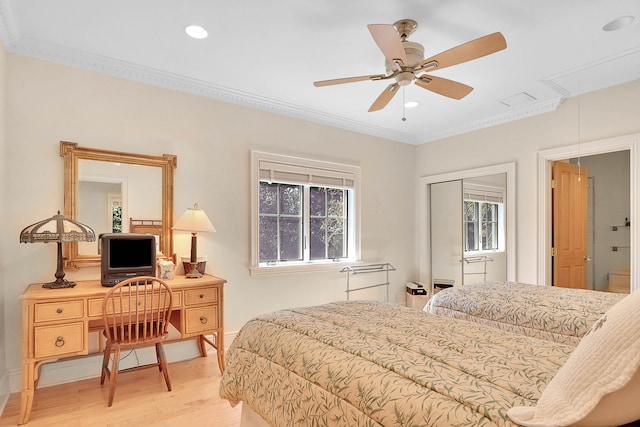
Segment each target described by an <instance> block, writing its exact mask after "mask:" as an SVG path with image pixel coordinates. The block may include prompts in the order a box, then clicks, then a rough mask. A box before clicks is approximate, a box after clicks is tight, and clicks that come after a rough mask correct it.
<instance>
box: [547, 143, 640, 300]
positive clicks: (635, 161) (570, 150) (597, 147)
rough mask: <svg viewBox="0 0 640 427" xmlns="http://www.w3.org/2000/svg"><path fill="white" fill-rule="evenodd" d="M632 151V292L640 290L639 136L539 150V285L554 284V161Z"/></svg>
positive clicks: (630, 201) (630, 157) (630, 204)
mask: <svg viewBox="0 0 640 427" xmlns="http://www.w3.org/2000/svg"><path fill="white" fill-rule="evenodd" d="M623 150H629V152H630V154H629V163H630V164H629V168H630V170H629V173H630V174H629V175H630V176H629V180H630V183H629V193H630V200H629V209H630V212H629V213H630V215H631V216H630V217H629V219H630V220H631V230H630V235H631V256H630V261H631V265H630V267H631V291H632V292H633V291H635V290H637V289H640V284H639V283H637V282H636V281H635V280H634V278H635V277H636V274H638V272H639V271H640V270H639V268H640V259H638V256H637V254H638V248H639V247H640V233H639V230H640V228H639V227H637V222H636V221H638V218H640V217H639V216H638V215H639V214H640V197H638V191H639V188H638V179H640V176H639V175H638V174H639V172H638V171H639V170H640V169H639V168H640V133H635V134H631V135H625V136H619V137H615V138H609V139H601V140H597V141H591V142H583V143H580V144H573V145H567V146H564V147H559V148H552V149H548V150H540V151H538V242H539V243H538V283H540V284H551V251H550V249H551V186H550V185H547V183H550V182H551V162H553V161H555V160H566V159H571V158H574V157H578V156H593V155H597V154H604V153H611V152H615V151H623Z"/></svg>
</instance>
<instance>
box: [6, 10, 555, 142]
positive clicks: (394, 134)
mask: <svg viewBox="0 0 640 427" xmlns="http://www.w3.org/2000/svg"><path fill="white" fill-rule="evenodd" d="M0 38H1V39H2V42H3V44H4V47H5V49H6V50H7V51H8V52H10V53H13V54H18V55H23V56H28V57H33V58H37V59H42V60H46V61H51V62H55V63H60V64H64V65H68V66H72V67H78V68H83V69H86V70H90V71H95V72H98V73H102V74H107V75H111V76H114V77H119V78H123V79H127V80H133V81H137V82H141V83H145V84H150V85H154V86H159V87H163V88H166V89H171V90H176V91H179V92H184V93H189V94H192V95H197V96H202V97H205V98H210V99H215V100H218V101H222V102H227V103H231V104H235V105H239V106H244V107H249V108H254V109H258V110H262V111H266V112H270V113H274V114H279V115H284V116H287V117H292V118H295V119H300V120H305V121H309V122H313V123H318V124H322V125H326V126H331V127H336V128H340V129H343V130H347V131H351V132H355V133H360V134H365V135H370V136H374V137H379V138H383V139H388V140H392V141H397V142H403V143H407V144H413V145H417V144H422V143H426V142H431V141H435V140H438V139H443V138H447V137H451V136H455V135H460V134H463V133H466V132H470V131H474V130H479V129H483V128H487V127H491V126H495V125H498V124H502V123H506V122H510V121H513V120H519V119H522V118H525V117H528V116H532V115H536V114H542V113H545V112H548V111H553V110H555V109H556V108H557V106H558V105H559V104H560V103H561V102H562V100H563V98H558V99H553V100H551V101H547V102H541V103H537V104H534V105H528V106H526V107H523V108H520V109H517V110H512V111H509V112H507V113H505V114H501V115H498V116H494V117H490V118H488V119H482V120H478V121H474V122H469V123H465V124H464V125H462V126H455V127H452V128H449V129H444V130H439V131H436V132H432V133H426V134H421V135H413V134H409V133H405V132H398V131H394V130H391V129H387V128H383V127H379V126H375V125H371V124H368V123H363V122H360V121H355V120H349V119H346V118H344V117H339V116H336V115H333V114H329V113H325V112H321V111H317V110H313V109H309V108H305V107H301V106H299V105H294V104H288V103H285V102H281V101H278V100H274V99H270V98H265V97H260V96H257V95H254V94H250V93H247V92H243V91H239V90H235V89H232V88H228V87H224V86H221V85H216V84H214V83H210V82H205V81H202V80H198V79H195V78H190V77H186V76H182V75H178V74H174V73H168V72H165V71H161V70H157V69H153V68H150V67H143V66H140V65H138V64H135V63H131V62H127V61H122V60H119V59H115V58H110V57H106V56H100V55H95V54H92V53H88V52H84V51H80V50H77V49H70V48H67V47H64V46H59V45H55V44H52V43H48V42H44V41H42V40H35V39H29V38H25V37H21V34H20V31H19V28H18V26H17V25H16V21H15V19H14V17H13V14H12V11H11V7H10V2H9V0H0Z"/></svg>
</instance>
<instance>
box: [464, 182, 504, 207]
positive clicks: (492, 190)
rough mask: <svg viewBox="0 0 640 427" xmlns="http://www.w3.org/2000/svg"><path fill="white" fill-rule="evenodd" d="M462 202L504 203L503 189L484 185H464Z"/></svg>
mask: <svg viewBox="0 0 640 427" xmlns="http://www.w3.org/2000/svg"><path fill="white" fill-rule="evenodd" d="M463 193H464V194H463V197H464V200H471V201H474V202H489V203H504V199H505V197H504V193H505V191H504V189H503V188H499V187H490V186H484V185H468V184H467V185H465V187H464V190H463Z"/></svg>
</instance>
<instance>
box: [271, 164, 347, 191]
mask: <svg viewBox="0 0 640 427" xmlns="http://www.w3.org/2000/svg"><path fill="white" fill-rule="evenodd" d="M259 170H260V171H259V173H260V181H265V182H279V183H285V184H300V185H314V186H318V187H323V186H327V187H335V188H346V189H352V188H353V187H354V185H355V178H356V177H355V174H354V173H351V172H347V171H339V170H333V169H329V168H321V167H313V166H304V167H301V166H296V165H292V164H287V163H279V162H273V161H266V160H260V162H259Z"/></svg>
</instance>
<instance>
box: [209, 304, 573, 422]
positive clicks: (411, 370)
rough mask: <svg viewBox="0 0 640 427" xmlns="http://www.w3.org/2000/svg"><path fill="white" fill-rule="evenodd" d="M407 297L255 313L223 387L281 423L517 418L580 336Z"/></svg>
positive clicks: (232, 353)
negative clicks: (530, 332)
mask: <svg viewBox="0 0 640 427" xmlns="http://www.w3.org/2000/svg"><path fill="white" fill-rule="evenodd" d="M488 329H489V328H487V327H486V326H484V325H481V324H478V323H473V322H467V321H464V320H457V319H450V318H444V317H438V316H433V315H430V314H428V313H425V312H423V311H417V310H412V309H409V308H407V307H402V306H396V305H391V304H386V303H379V302H371V301H351V302H339V303H332V304H326V305H321V306H315V307H305V308H298V309H290V310H283V311H279V312H276V313H272V314H266V315H263V316H260V317H258V318H256V319H253V320H251V321H249V322H248V323H247V324H246V325H245V326H243V328H242V329H241V330H240V332H239V333H238V336H237V337H236V339H235V340H234V341H233V343H232V345H231V348H230V350H229V352H228V353H227V354H226V356H227V365H226V369H225V371H224V374H223V376H222V380H221V384H220V395H221V396H222V397H223V398H225V399H228V400H230V401H231V403H232V404H236V403H238V402H239V401H243V402H244V404H247V405H249V406H250V407H251V408H252V409H253V410H254V411H255V412H256V413H258V414H259V415H260V416H262V417H263V418H264V419H265V420H266V421H267V422H268V423H269V424H270V425H273V426H287V427H288V426H331V427H339V426H434V427H438V426H443V427H444V426H446V427H451V426H512V425H514V424H513V423H511V422H510V421H509V419H508V417H507V415H506V413H507V410H508V409H509V408H510V407H512V406H518V405H534V404H535V402H536V401H537V399H538V398H539V396H540V393H541V391H542V390H543V389H544V387H545V386H546V384H547V383H548V382H549V381H550V380H551V378H552V377H553V375H554V374H555V373H556V372H557V370H558V369H559V367H560V366H561V365H562V364H563V363H564V362H565V360H566V359H567V357H568V356H569V354H570V353H571V351H572V350H573V347H572V346H568V345H564V344H559V343H554V342H551V341H545V340H539V339H536V338H532V337H527V336H524V335H521V334H515V333H512V332H508V331H501V330H497V329H493V328H491V332H490V333H488V332H489V330H488Z"/></svg>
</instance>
